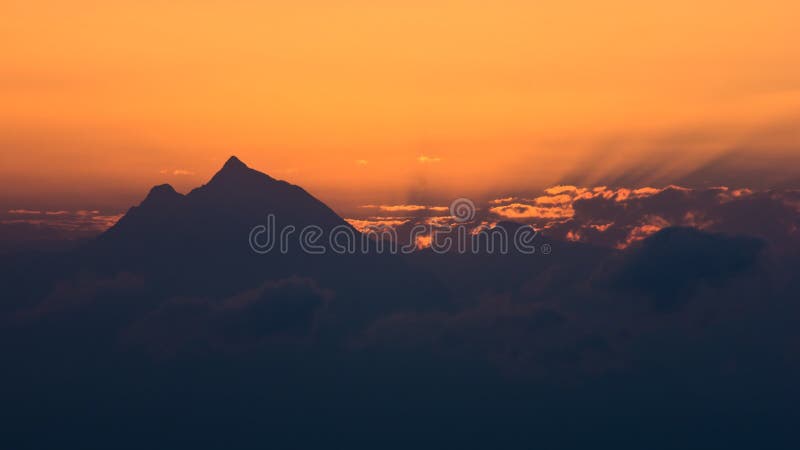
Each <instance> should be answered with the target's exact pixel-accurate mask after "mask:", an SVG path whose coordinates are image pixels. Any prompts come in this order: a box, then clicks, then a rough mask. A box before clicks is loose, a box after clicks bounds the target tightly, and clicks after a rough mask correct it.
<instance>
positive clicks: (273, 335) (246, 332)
mask: <svg viewBox="0 0 800 450" xmlns="http://www.w3.org/2000/svg"><path fill="white" fill-rule="evenodd" d="M332 298H333V293H332V292H331V291H328V290H323V289H320V288H318V287H317V285H316V283H315V282H314V281H313V280H310V279H307V278H288V279H283V280H277V281H268V282H265V283H264V284H262V285H261V286H259V287H258V288H255V289H252V290H248V291H244V292H241V293H239V294H237V295H234V296H232V297H228V298H224V299H221V300H216V299H207V298H191V297H176V298H173V299H170V300H168V301H166V302H164V303H163V304H161V305H160V306H158V307H157V308H156V309H155V310H153V311H152V312H150V313H148V314H147V315H145V316H144V317H143V318H142V319H140V320H138V321H136V322H135V323H133V324H132V325H131V326H130V327H128V329H127V330H125V332H124V339H125V341H126V342H127V343H128V344H129V345H132V346H136V347H142V348H145V349H147V350H148V351H150V352H152V353H154V354H157V355H161V356H172V355H175V354H177V353H180V352H182V351H186V350H191V349H205V350H211V351H225V352H227V351H242V350H248V349H254V348H257V347H259V346H261V345H264V344H267V343H269V342H274V341H279V342H281V343H283V344H286V343H292V342H294V343H296V342H298V341H299V340H303V339H306V338H308V337H309V336H310V335H311V333H313V331H314V326H315V323H316V317H317V315H318V314H319V313H320V312H321V311H322V309H324V308H325V305H326V304H327V303H328V302H329V301H330V300H331V299H332Z"/></svg>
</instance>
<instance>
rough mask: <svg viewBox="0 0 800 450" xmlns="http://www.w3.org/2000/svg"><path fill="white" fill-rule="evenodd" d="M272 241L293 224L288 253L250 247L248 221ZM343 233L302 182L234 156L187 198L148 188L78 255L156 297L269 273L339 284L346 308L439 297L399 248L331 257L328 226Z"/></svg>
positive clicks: (249, 284)
mask: <svg viewBox="0 0 800 450" xmlns="http://www.w3.org/2000/svg"><path fill="white" fill-rule="evenodd" d="M269 215H271V216H274V228H275V229H276V232H275V235H274V236H275V238H276V239H278V238H279V236H280V231H281V230H283V229H285V228H286V227H294V232H293V233H292V234H291V235H289V238H288V239H287V242H288V246H287V247H286V249H285V250H286V251H281V249H280V248H279V247H280V242H276V244H275V247H274V248H272V249H271V251H269V252H266V253H264V254H259V253H257V252H255V251H254V250H253V248H251V245H250V234H251V230H253V228H254V227H258V226H272V223H269V222H268V219H267V217H268V216H269ZM307 226H315V227H319V229H320V230H321V235H320V236H319V240H318V241H317V242H318V244H319V245H322V246H324V247H326V250H327V251H326V253H325V254H311V253H310V252H307V251H304V250H303V249H302V248H300V243H299V241H300V239H299V233H300V230H301V229H303V228H304V227H307ZM335 228H336V229H338V230H346V231H347V232H348V234H350V236H351V238H352V239H353V240H354V241H355V242H360V240H361V239H362V235H361V234H360V233H359V232H358V231H357V230H356V229H355V228H353V227H352V226H351V225H350V224H348V223H347V222H346V221H345V220H344V219H342V218H341V217H339V216H338V215H337V214H336V213H335V212H334V211H333V210H331V209H330V208H329V207H328V206H327V205H325V204H324V203H322V202H321V201H319V200H318V199H316V198H315V197H313V196H312V195H310V194H309V193H308V192H306V191H305V190H304V189H302V188H301V187H299V186H295V185H293V184H290V183H287V182H285V181H281V180H276V179H274V178H272V177H270V176H269V175H267V174H265V173H262V172H259V171H257V170H254V169H252V168H250V167H248V166H247V165H246V164H244V163H243V162H242V161H240V160H239V159H238V158H236V157H235V156H233V157H231V158H230V159H228V161H227V162H226V163H225V165H224V166H223V167H222V169H220V171H219V172H217V173H216V174H215V175H214V176H213V177H212V178H211V180H210V181H209V182H208V183H206V184H205V185H203V186H200V187H198V188H196V189H194V190H192V191H191V192H189V193H188V194H186V195H183V194H180V193H178V192H176V191H175V189H173V188H172V187H171V186H170V185H168V184H164V185H159V186H155V187H153V188H152V189H151V190H150V192H149V193H148V194H147V196H146V197H145V199H144V200H143V201H142V202H141V203H140V204H139V205H137V206H135V207H132V208H130V210H129V211H128V212H127V213H126V214H125V216H124V217H122V219H120V220H119V222H118V223H117V224H116V225H114V226H113V227H112V228H110V229H109V230H107V231H106V232H105V233H103V234H102V235H100V236H99V237H98V238H97V239H95V240H94V241H92V242H90V243H89V244H88V245H86V246H85V247H84V248H82V249H80V251H78V252H76V257H75V259H76V260H77V261H80V263H79V265H82V266H86V267H88V270H90V271H91V272H97V273H104V274H106V275H107V276H111V275H113V274H115V273H120V272H130V273H133V274H137V275H140V276H143V277H144V278H145V279H146V280H148V283H150V284H151V285H153V287H154V289H155V290H156V291H157V292H159V293H160V294H161V295H231V294H234V293H237V292H241V291H243V290H245V289H248V288H253V287H255V286H258V285H260V284H262V283H264V282H265V281H268V280H281V279H286V278H291V277H307V278H311V279H313V280H314V281H315V282H316V283H318V284H319V285H320V286H322V287H324V288H330V289H333V290H335V291H337V292H338V293H339V294H340V295H339V297H340V298H343V299H342V300H340V306H341V305H345V304H347V302H350V305H351V308H349V309H351V313H358V314H361V313H364V312H366V311H369V310H370V309H372V308H373V307H376V306H377V305H380V307H381V308H384V307H386V306H387V305H391V304H398V303H403V304H405V305H407V304H409V303H411V304H413V303H414V302H418V303H419V305H420V307H421V308H427V307H429V306H431V305H432V304H433V303H435V302H430V301H428V300H423V299H426V298H427V299H431V298H434V299H443V298H446V295H445V294H443V293H442V292H438V291H437V292H436V294H435V295H431V292H427V293H426V290H428V289H434V290H437V289H438V288H437V287H435V286H436V282H435V281H433V278H432V276H429V275H426V274H424V273H423V271H422V270H420V269H416V268H412V267H411V266H410V265H409V264H407V262H406V260H405V258H403V257H402V256H398V255H390V254H378V253H377V252H374V251H365V252H357V253H353V254H338V253H336V252H332V251H329V250H330V246H329V244H328V243H329V237H330V233H331V231H332V230H334V229H335Z"/></svg>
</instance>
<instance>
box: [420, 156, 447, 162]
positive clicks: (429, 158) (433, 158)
mask: <svg viewBox="0 0 800 450" xmlns="http://www.w3.org/2000/svg"><path fill="white" fill-rule="evenodd" d="M417 161H418V162H419V163H420V164H433V163H438V162H441V161H442V158H439V157H438V156H426V155H420V156H419V157H418V158H417Z"/></svg>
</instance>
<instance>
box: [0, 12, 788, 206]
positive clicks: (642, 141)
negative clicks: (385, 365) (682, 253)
mask: <svg viewBox="0 0 800 450" xmlns="http://www.w3.org/2000/svg"><path fill="white" fill-rule="evenodd" d="M799 16H800V4H798V3H797V2H796V1H791V0H766V1H764V0H760V1H750V0H743V1H735V2H730V1H724V2H723V1H705V2H700V3H698V2H695V1H686V0H677V1H672V2H667V3H663V4H659V5H654V4H652V3H648V2H639V1H632V0H630V1H629V0H615V1H604V2H588V1H582V2H578V1H571V0H567V1H560V2H532V1H498V2H478V1H471V0H460V1H417V0H411V1H404V2H388V1H361V0H347V1H341V2H330V1H321V0H298V1H293V2H273V1H258V2H257V1H242V0H231V1H225V2H222V1H209V0H201V1H192V2H189V1H174V2H168V3H166V4H165V2H156V1H151V0H139V1H128V0H120V1H115V2H101V1H85V0H78V1H73V2H62V1H55V0H26V1H15V0H0V42H2V44H0V192H2V194H0V195H1V196H0V207H2V208H4V209H12V208H13V209H54V210H62V209H71V210H78V209H89V210H93V209H100V210H103V211H110V212H114V211H116V212H118V211H124V210H125V209H126V208H127V207H129V206H130V205H132V204H135V203H138V201H140V200H141V199H142V198H143V197H144V195H145V193H146V192H147V190H148V189H149V187H150V186H152V185H155V184H160V183H170V184H172V185H174V186H175V187H176V189H178V190H179V191H182V192H186V191H188V190H189V189H191V188H193V187H196V186H198V185H200V184H202V183H204V182H205V181H207V180H208V178H209V177H210V176H211V175H212V174H213V173H214V172H215V171H216V170H218V169H219V167H220V166H221V165H222V163H223V162H224V161H225V160H226V159H227V158H228V157H229V156H230V155H233V154H235V155H237V156H238V157H239V158H241V159H242V160H243V161H245V162H246V163H248V164H249V165H250V166H251V167H254V168H256V169H258V170H261V171H264V172H266V173H268V174H270V175H272V176H273V177H276V178H280V179H285V180H287V181H290V182H292V183H295V184H299V185H301V186H303V187H305V188H306V189H307V190H309V191H310V192H311V193H312V194H314V195H316V196H317V197H319V198H321V199H322V200H324V201H326V202H327V203H329V204H331V205H332V206H333V207H334V209H336V210H337V211H347V210H348V209H352V208H356V207H358V205H363V204H368V203H409V202H424V201H429V202H431V204H434V203H436V204H438V203H442V202H443V201H444V200H445V199H448V198H454V197H463V196H474V197H481V196H483V197H485V198H487V199H488V198H496V197H499V196H502V195H506V194H517V193H519V192H521V191H526V190H527V191H531V190H536V189H543V188H546V187H548V186H553V185H556V184H559V183H562V184H563V183H570V184H578V185H585V186H592V185H598V184H626V185H627V186H626V187H628V188H638V187H643V186H649V185H655V186H656V187H663V186H666V185H668V184H671V183H677V184H705V185H717V184H724V185H730V186H731V187H732V188H742V187H751V186H750V185H751V184H753V183H761V184H766V185H762V186H759V187H760V188H768V187H770V186H769V185H770V184H775V185H786V184H787V183H789V184H790V183H792V182H793V180H795V179H796V178H792V177H796V173H795V172H796V170H795V168H796V167H798V166H797V165H796V162H797V156H798V153H800V152H798V150H797V149H798V145H800V132H799V131H797V130H796V128H797V127H796V126H795V124H796V123H797V118H798V117H800V39H797V34H798V32H797V23H796V19H797V17H799ZM643 167H645V168H647V170H643V169H642V168H643ZM631 174H634V175H636V176H633V177H632V176H631Z"/></svg>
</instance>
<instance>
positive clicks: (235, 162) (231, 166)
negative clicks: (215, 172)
mask: <svg viewBox="0 0 800 450" xmlns="http://www.w3.org/2000/svg"><path fill="white" fill-rule="evenodd" d="M240 169H249V167H247V164H245V163H243V162H242V160H240V159H239V158H237V157H236V156H231V157H230V158H228V160H227V161H225V165H223V166H222V170H240Z"/></svg>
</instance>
